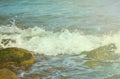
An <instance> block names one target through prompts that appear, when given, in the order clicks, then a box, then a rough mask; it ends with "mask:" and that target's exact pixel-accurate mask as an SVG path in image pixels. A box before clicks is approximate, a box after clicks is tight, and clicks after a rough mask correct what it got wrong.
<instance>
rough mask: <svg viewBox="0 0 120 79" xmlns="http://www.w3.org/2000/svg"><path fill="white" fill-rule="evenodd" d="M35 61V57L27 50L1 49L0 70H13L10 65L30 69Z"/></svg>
mask: <svg viewBox="0 0 120 79" xmlns="http://www.w3.org/2000/svg"><path fill="white" fill-rule="evenodd" d="M34 61H35V59H34V56H33V55H32V54H31V53H30V51H28V50H26V49H22V48H16V47H11V48H5V49H0V68H11V66H10V65H14V66H18V67H19V66H23V65H24V66H27V67H28V66H30V65H32V64H33V63H34Z"/></svg>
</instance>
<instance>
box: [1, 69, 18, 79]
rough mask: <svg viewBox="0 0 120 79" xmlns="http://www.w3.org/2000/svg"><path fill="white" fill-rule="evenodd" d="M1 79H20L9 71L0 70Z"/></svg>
mask: <svg viewBox="0 0 120 79" xmlns="http://www.w3.org/2000/svg"><path fill="white" fill-rule="evenodd" d="M0 79H18V78H17V76H16V74H15V73H14V72H12V71H10V70H9V69H6V68H4V69H0Z"/></svg>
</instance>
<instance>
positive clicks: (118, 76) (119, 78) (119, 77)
mask: <svg viewBox="0 0 120 79" xmlns="http://www.w3.org/2000/svg"><path fill="white" fill-rule="evenodd" d="M104 79H120V74H116V75H112V76H109V77H107V78H104Z"/></svg>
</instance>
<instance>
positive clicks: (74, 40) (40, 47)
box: [0, 26, 120, 55]
mask: <svg viewBox="0 0 120 79" xmlns="http://www.w3.org/2000/svg"><path fill="white" fill-rule="evenodd" d="M119 37H120V32H117V33H114V34H112V33H109V34H102V35H88V34H83V33H81V32H79V31H74V32H70V31H69V30H67V29H65V30H63V31H60V32H52V31H46V30H44V29H42V28H40V27H33V28H27V29H20V28H18V27H11V26H1V27H0V41H2V40H3V39H11V40H14V41H15V42H12V41H9V43H8V44H7V45H2V43H1V45H2V47H20V48H25V49H28V50H30V51H34V52H35V53H40V54H45V55H58V54H80V53H81V52H82V51H89V50H92V49H95V48H97V47H99V46H103V45H106V44H109V43H114V44H116V46H117V51H116V52H117V53H119V51H120V40H119V39H120V38H119Z"/></svg>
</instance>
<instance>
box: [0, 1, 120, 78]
mask: <svg viewBox="0 0 120 79" xmlns="http://www.w3.org/2000/svg"><path fill="white" fill-rule="evenodd" d="M119 25H120V1H118V0H19V1H18V0H9V1H7V0H0V41H2V39H11V40H12V41H10V42H9V43H8V44H7V45H6V46H3V45H2V44H1V45H2V46H3V47H20V48H24V49H28V50H30V51H33V54H44V55H47V56H46V57H45V58H44V57H43V58H41V57H39V56H35V57H36V63H35V64H34V65H33V67H32V68H31V69H30V70H29V71H26V72H24V73H22V74H20V75H18V76H20V77H22V76H24V75H25V74H30V73H37V74H46V76H44V77H43V79H66V78H67V79H105V78H106V79H111V78H113V79H114V77H115V78H116V76H114V75H116V74H120V67H119V65H120V64H119V62H114V61H113V62H111V63H104V65H102V66H97V67H87V66H85V65H84V63H85V62H86V61H87V60H88V59H87V57H85V56H82V55H81V52H83V51H90V50H93V49H95V48H98V47H100V46H104V45H107V44H110V43H114V44H115V45H116V46H117V50H116V51H115V53H118V54H119V53H120V31H119V29H120V26H119ZM18 27H19V28H18ZM21 28H22V29H21ZM61 54H63V57H59V56H58V55H61ZM111 76H114V77H111ZM117 77H118V76H117ZM26 79H27V78H26ZM28 79H33V78H28ZM35 79H38V78H35ZM118 79H119V78H118Z"/></svg>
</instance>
